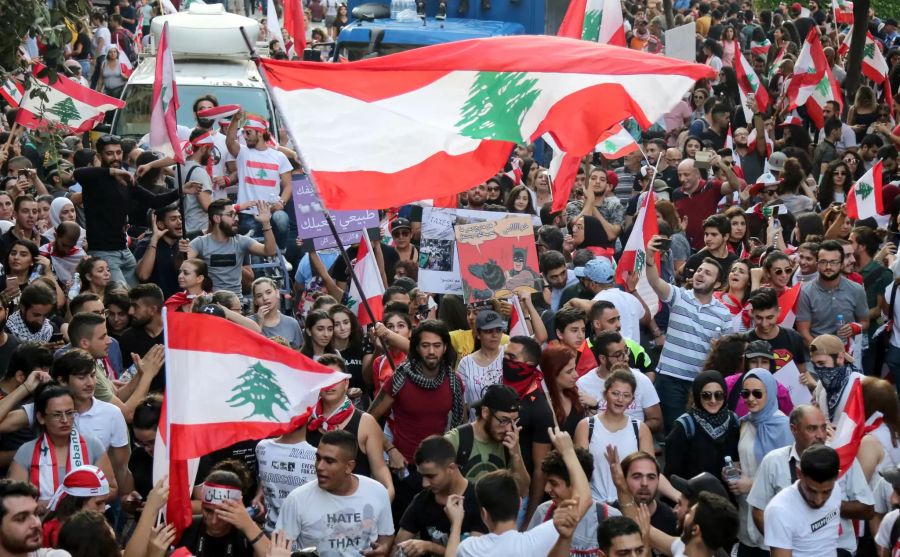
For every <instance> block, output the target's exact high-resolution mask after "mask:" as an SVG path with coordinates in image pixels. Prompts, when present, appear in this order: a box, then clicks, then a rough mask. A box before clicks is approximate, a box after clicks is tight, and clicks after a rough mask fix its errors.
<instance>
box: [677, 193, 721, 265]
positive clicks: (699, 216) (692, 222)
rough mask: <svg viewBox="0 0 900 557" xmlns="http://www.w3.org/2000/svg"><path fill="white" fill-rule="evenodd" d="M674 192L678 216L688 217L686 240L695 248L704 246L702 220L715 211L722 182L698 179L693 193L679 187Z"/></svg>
mask: <svg viewBox="0 0 900 557" xmlns="http://www.w3.org/2000/svg"><path fill="white" fill-rule="evenodd" d="M675 193H676V195H677V197H678V200H677V201H675V208H676V209H678V214H679V215H680V216H682V217H687V219H688V223H687V229H686V230H685V231H684V233H685V234H686V235H687V238H688V242H690V244H691V247H692V248H694V249H695V250H701V249H703V248H704V247H705V246H706V244H704V243H703V221H704V220H705V219H706V217H708V216H710V215H713V214H715V213H716V209H717V207H718V205H719V199H721V198H722V182H720V181H718V180H710V181H709V182H707V181H705V180H700V186H699V187H698V188H697V191H695V192H694V194H693V195H690V196H689V195H687V194H685V193H684V191H683V190H682V189H681V188H679V189H678V190H676V191H675Z"/></svg>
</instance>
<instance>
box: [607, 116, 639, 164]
mask: <svg viewBox="0 0 900 557" xmlns="http://www.w3.org/2000/svg"><path fill="white" fill-rule="evenodd" d="M639 148H640V147H639V146H638V144H637V142H636V141H635V140H634V137H632V136H631V134H630V133H628V130H626V129H625V128H623V127H622V124H616V125H615V126H613V127H612V128H610V129H609V130H607V131H605V132H603V135H601V136H600V139H598V140H597V146H596V150H597V152H598V153H600V154H601V155H603V158H605V159H618V158H621V157H624V156H625V155H627V154H628V153H632V152H634V151H637V150H638V149H639Z"/></svg>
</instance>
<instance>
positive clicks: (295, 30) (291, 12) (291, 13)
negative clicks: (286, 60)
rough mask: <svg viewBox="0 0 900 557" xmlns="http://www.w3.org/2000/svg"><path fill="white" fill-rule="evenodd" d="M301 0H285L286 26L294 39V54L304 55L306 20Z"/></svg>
mask: <svg viewBox="0 0 900 557" xmlns="http://www.w3.org/2000/svg"><path fill="white" fill-rule="evenodd" d="M300 2H301V0H284V28H285V29H287V32H288V33H290V34H291V38H292V39H294V45H293V49H294V54H295V55H297V56H299V57H302V56H303V51H304V50H306V20H305V18H304V15H303V6H302V5H301V4H300Z"/></svg>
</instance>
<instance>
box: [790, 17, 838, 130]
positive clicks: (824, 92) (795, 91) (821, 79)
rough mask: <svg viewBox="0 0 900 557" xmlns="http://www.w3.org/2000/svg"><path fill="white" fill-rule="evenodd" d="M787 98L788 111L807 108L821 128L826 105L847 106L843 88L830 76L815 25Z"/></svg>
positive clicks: (801, 54)
mask: <svg viewBox="0 0 900 557" xmlns="http://www.w3.org/2000/svg"><path fill="white" fill-rule="evenodd" d="M787 96H788V99H789V100H790V106H789V107H788V110H794V109H795V108H797V107H798V106H806V110H807V114H809V117H810V119H812V121H813V123H814V124H815V125H816V128H818V129H822V128H824V127H825V117H824V116H823V109H824V107H825V103H826V102H828V101H835V102H837V103H838V104H839V105H840V106H841V109H843V107H844V97H843V94H842V93H841V86H840V84H839V83H838V81H837V80H836V79H835V78H834V74H832V73H831V66H830V65H829V64H828V59H827V58H825V51H824V50H823V49H822V41H821V39H820V37H819V30H818V28H816V27H815V26H813V27H811V28H810V30H809V34H808V35H807V36H806V42H804V43H803V48H802V49H801V50H800V55H799V56H798V57H797V62H796V64H795V66H794V74H793V76H792V77H791V82H790V85H788V91H787Z"/></svg>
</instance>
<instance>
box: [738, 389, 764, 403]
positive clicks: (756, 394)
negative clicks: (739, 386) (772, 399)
mask: <svg viewBox="0 0 900 557" xmlns="http://www.w3.org/2000/svg"><path fill="white" fill-rule="evenodd" d="M751 396H752V397H753V398H755V399H756V400H762V397H763V396H764V393H763V391H762V389H752V390H751V389H743V390H741V398H742V399H744V400H747V399H748V398H750V397H751Z"/></svg>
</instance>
